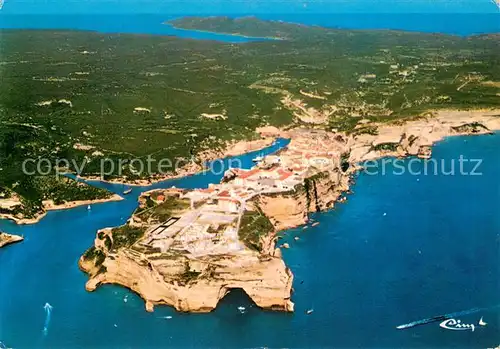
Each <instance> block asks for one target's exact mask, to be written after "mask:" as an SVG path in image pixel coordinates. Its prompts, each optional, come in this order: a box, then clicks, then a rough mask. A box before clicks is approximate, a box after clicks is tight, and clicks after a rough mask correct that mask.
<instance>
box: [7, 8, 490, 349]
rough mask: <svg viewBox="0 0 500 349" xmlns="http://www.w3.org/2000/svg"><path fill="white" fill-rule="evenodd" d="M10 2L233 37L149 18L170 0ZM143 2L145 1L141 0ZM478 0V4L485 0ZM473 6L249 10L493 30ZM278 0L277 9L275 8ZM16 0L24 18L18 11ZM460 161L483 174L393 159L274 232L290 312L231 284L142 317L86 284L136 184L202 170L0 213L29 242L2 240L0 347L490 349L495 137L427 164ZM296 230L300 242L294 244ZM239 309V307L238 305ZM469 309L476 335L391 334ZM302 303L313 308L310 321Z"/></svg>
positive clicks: (444, 150)
mask: <svg viewBox="0 0 500 349" xmlns="http://www.w3.org/2000/svg"><path fill="white" fill-rule="evenodd" d="M9 1H10V0H7V2H6V4H5V6H4V9H3V10H2V11H4V12H1V11H0V28H66V29H86V30H97V31H101V32H134V33H150V34H161V35H179V36H182V35H184V36H188V37H194V38H197V39H217V40H225V41H241V40H243V39H239V38H234V37H227V36H218V35H213V34H201V33H192V32H184V31H182V32H179V31H176V30H174V29H172V28H168V27H166V26H164V25H161V24H160V23H161V22H162V21H164V20H165V19H169V18H174V17H178V16H179V14H180V13H181V10H180V9H181V7H178V8H175V9H177V10H178V11H171V12H168V11H164V12H163V13H165V14H158V13H154V14H151V13H148V14H144V15H130V14H129V13H124V14H120V15H116V14H115V15H110V16H108V17H106V16H104V15H96V14H95V13H96V10H95V9H94V10H91V8H90V7H89V8H87V10H86V11H82V12H81V13H68V14H65V12H66V8H67V7H66V6H64V5H65V4H67V3H68V2H67V1H63V0H52V1H49V0H47V1H45V2H44V7H43V9H44V10H43V11H41V10H40V8H37V7H36V3H37V2H36V1H34V0H31V1H30V0H24V1H21V0H20V1H18V2H17V4H18V5H17V7H14V6H13V5H12V1H10V5H9ZM128 2H130V1H126V3H128ZM153 2H154V1H149V2H145V5H144V7H147V5H148V4H149V5H151V3H153ZM222 2H223V1H219V2H217V3H222ZM361 2H362V1H361ZM365 2H366V1H365ZM383 2H384V1H379V2H377V3H383ZM436 2H440V3H444V1H441V0H436ZM457 2H460V1H459V0H457ZM478 2H481V6H483V7H484V8H485V9H486V7H485V6H486V3H487V2H488V1H487V0H486V1H484V2H483V1H479V0H478ZM478 2H467V1H465V0H464V1H462V3H467V4H469V5H470V9H471V13H468V12H467V11H466V9H465V10H464V8H463V7H461V8H460V11H456V12H458V13H455V12H454V11H452V12H453V13H454V14H453V15H452V14H450V13H448V12H447V11H445V10H446V8H445V7H442V8H441V10H440V11H436V12H433V13H429V12H432V11H428V7H427V8H424V7H422V8H421V9H420V11H417V12H418V13H417V12H412V11H408V13H404V14H403V17H402V14H401V11H399V13H385V12H384V11H382V10H383V8H378V13H377V14H365V16H366V17H365V18H364V19H363V16H359V14H357V15H355V14H353V13H351V14H350V15H348V14H344V15H336V16H333V15H328V13H327V12H325V13H323V14H322V15H319V14H317V13H320V12H321V11H317V12H314V13H312V12H311V13H305V12H307V11H305V12H304V13H301V12H300V11H298V10H297V11H293V13H288V14H286V15H284V14H283V13H284V12H283V10H281V11H280V10H279V9H277V10H275V11H274V12H273V11H260V12H258V11H257V12H258V15H259V16H260V17H262V18H267V19H281V20H288V21H293V22H301V23H306V24H321V25H327V26H332V27H345V28H357V29H363V28H377V29H387V28H393V29H394V28H397V29H406V30H418V31H428V32H445V33H451V34H458V35H469V34H474V33H486V32H500V30H499V23H500V21H499V20H498V18H499V17H498V16H499V15H500V13H499V12H495V10H491V6H490V7H488V8H487V9H486V10H484V11H482V10H481V11H477V13H476V11H473V10H475V9H479V8H483V7H481V6H479V5H474V4H475V3H476V4H477V3H478ZM38 3H40V2H38ZM82 3H83V2H79V4H80V5H77V6H81V4H82ZM89 3H92V4H99V3H100V2H99V1H96V0H93V1H89ZM165 3H167V2H165ZM256 3H258V2H256ZM276 3H277V4H278V5H279V4H282V5H281V6H283V4H284V3H286V2H283V1H282V2H276ZM318 3H320V2H318ZM424 3H429V2H425V1H424ZM234 4H236V2H234ZM240 4H241V3H240ZM20 5H23V6H24V7H22V6H20ZM219 5H220V4H219ZM278 5H276V6H278ZM469 5H468V6H469ZM57 6H59V9H58V8H57ZM176 6H181V5H178V4H177V5H176ZM232 6H236V5H232ZM240 6H241V5H240ZM464 6H465V5H464ZM21 7H22V8H21ZM205 7H206V6H205ZM300 8H303V6H302V3H301V4H300ZM309 8H311V6H310V7H309ZM24 9H26V12H27V13H29V15H28V14H27V13H23V10H24ZM110 9H113V11H115V12H120V13H121V12H127V11H121V10H116V8H113V7H110ZM224 9H225V10H226V11H225V12H224V11H223V12H224V14H229V15H231V14H233V15H234V14H235V13H242V14H247V13H248V12H251V9H247V10H248V11H241V8H240V7H237V8H235V7H231V8H229V7H227V6H226V7H224ZM344 10H345V12H349V11H351V10H350V9H344ZM311 11H312V10H311ZM375 12H377V11H375ZM396 12H397V11H396ZM403 12H404V11H403ZM410 12H411V13H410ZM472 12H474V13H472ZM63 13H64V15H63ZM183 13H187V12H183ZM203 13H206V11H205V12H203ZM196 14H199V13H196ZM169 16H170V17H169ZM405 16H406V17H405ZM404 18H406V20H405V19H404ZM286 144H287V141H286V140H279V141H278V143H277V144H276V145H274V146H273V147H271V148H269V149H267V150H266V153H270V152H274V151H276V150H278V149H280V148H281V147H283V146H284V145H286ZM259 153H260V152H259ZM255 155H256V154H255V153H254V154H247V155H244V156H241V157H238V158H239V159H241V160H242V163H243V166H245V167H250V166H252V162H251V159H252V158H253V157H255ZM460 155H463V156H464V157H465V158H469V159H481V160H482V164H481V166H480V169H479V171H481V172H482V175H481V176H463V175H457V176H446V175H443V174H441V175H437V176H430V175H427V176H426V175H423V174H422V175H419V176H414V175H410V174H405V175H395V174H392V171H391V165H390V164H389V165H388V167H387V169H386V174H385V175H381V174H379V175H369V174H367V173H361V174H359V176H357V178H356V184H355V185H354V186H353V191H354V194H353V195H350V196H349V200H348V202H347V203H345V204H340V205H338V206H337V208H336V209H335V210H332V211H329V212H324V213H320V214H314V215H313V217H312V218H313V219H314V220H316V221H318V222H319V223H320V225H319V226H316V227H314V228H309V229H307V230H302V228H301V227H300V228H297V229H292V230H290V231H287V232H285V233H286V235H285V237H284V241H286V242H288V243H289V244H290V246H291V248H290V249H289V250H284V258H285V261H286V263H287V265H288V266H290V268H291V269H292V271H293V273H294V275H295V283H294V290H295V292H294V294H293V301H294V302H295V304H296V312H295V313H294V314H283V313H274V312H267V311H262V310H260V309H258V308H256V307H255V306H253V305H252V303H251V301H250V300H249V299H248V298H247V297H246V296H245V295H243V294H241V293H239V292H232V293H230V294H229V295H228V296H227V297H226V298H225V299H224V300H223V301H222V303H221V304H220V307H219V308H218V309H217V310H216V311H214V312H213V313H211V314H179V313H176V312H175V311H173V310H172V309H170V308H169V307H157V309H156V311H155V312H154V313H152V314H150V313H147V312H145V310H144V302H143V301H142V300H141V299H140V298H139V297H138V296H136V295H135V294H133V293H131V292H129V291H128V290H126V289H124V288H121V287H118V286H104V287H102V288H99V289H98V290H97V291H96V292H94V293H88V292H86V291H85V288H84V285H85V282H86V280H87V277H86V275H85V274H83V273H82V272H80V271H79V269H78V266H77V261H78V258H79V257H80V255H81V254H82V253H83V252H84V251H85V250H86V249H87V248H88V247H89V246H91V244H92V242H93V240H94V237H95V233H96V230H98V229H100V228H103V227H109V226H116V225H120V224H122V223H124V222H125V221H126V220H127V218H128V217H129V216H130V214H131V213H132V212H133V210H134V209H135V207H136V205H137V202H136V200H137V197H138V195H139V194H140V192H142V191H145V190H149V189H152V188H156V187H164V188H167V187H170V186H172V185H175V186H177V187H183V188H196V187H206V186H208V184H209V183H214V182H218V181H219V180H220V175H214V174H210V173H209V174H200V175H195V176H191V177H187V178H182V179H176V180H172V181H167V182H164V183H161V184H156V185H154V186H152V187H148V188H134V189H133V193H132V194H131V195H130V196H127V197H126V200H124V201H122V202H116V203H105V204H100V205H93V206H92V209H91V210H90V211H88V210H87V208H86V207H80V208H75V209H72V210H66V211H57V212H51V213H49V214H48V215H47V217H46V218H44V219H43V220H42V221H41V222H40V223H38V224H36V225H32V226H17V225H15V224H13V223H12V222H9V221H4V220H0V230H3V231H6V232H9V233H13V234H22V235H24V237H25V241H24V242H23V243H21V244H17V245H14V246H9V247H7V248H4V249H1V250H0V341H2V342H4V343H5V344H6V345H7V346H11V347H13V348H16V349H18V348H29V349H31V348H50V349H53V348H165V347H175V348H177V347H193V348H208V347H214V348H235V347H245V348H254V347H264V346H266V347H280V348H284V347H296V348H305V347H316V348H319V347H322V348H331V347H337V348H354V347H360V348H366V347H370V348H486V347H492V346H495V345H498V344H500V336H499V333H500V312H499V310H498V308H493V307H494V306H496V305H499V304H500V270H499V269H500V263H499V262H500V180H499V173H500V134H496V135H494V136H477V137H453V138H448V139H446V140H444V141H442V142H440V143H439V144H437V145H436V147H435V149H434V159H437V160H443V161H445V164H446V166H447V169H448V168H449V166H451V165H450V164H451V162H452V161H455V162H456V161H458V158H459V156H460ZM226 160H227V159H226ZM405 161H406V163H408V162H409V161H411V160H410V159H407V160H405ZM419 166H420V167H424V166H425V162H424V161H419V162H418V164H417V166H414V167H419ZM471 169H472V168H469V170H471ZM94 184H95V185H98V186H102V187H106V188H108V189H110V190H113V191H116V192H122V191H123V190H124V187H123V186H121V185H120V186H117V185H111V184H103V183H94ZM295 236H299V237H300V240H298V241H295V239H294V237H295ZM284 241H283V242H284ZM46 303H49V304H50V305H51V306H52V307H53V309H52V312H51V314H50V318H47V313H46V310H45V309H44V305H45V304H46ZM239 306H244V307H246V309H247V311H246V312H245V313H244V314H242V313H241V312H240V311H239V310H238V307H239ZM476 307H478V308H489V309H486V310H482V311H480V312H477V313H473V314H469V315H464V316H460V317H459V319H460V320H461V321H462V322H463V323H474V324H477V322H478V320H479V318H480V317H483V319H484V321H485V322H487V323H488V325H487V326H486V327H478V328H476V329H475V331H474V332H472V331H463V332H460V331H451V330H445V329H442V328H441V327H439V326H438V323H432V324H428V325H425V326H421V327H415V328H412V329H409V330H404V331H401V330H396V326H398V325H401V324H404V323H408V322H411V321H414V320H420V319H423V318H428V317H432V316H437V315H441V314H446V313H452V312H457V311H462V310H468V309H472V308H476ZM490 308H491V309H490ZM308 309H314V312H313V313H312V314H310V315H306V314H305V312H306V310H308ZM167 316H172V318H171V319H167V318H166V317H167ZM45 325H47V331H46V333H44V331H43V329H44V326H45Z"/></svg>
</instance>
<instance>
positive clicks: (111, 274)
mask: <svg viewBox="0 0 500 349" xmlns="http://www.w3.org/2000/svg"><path fill="white" fill-rule="evenodd" d="M494 130H500V111H498V110H485V111H440V112H435V113H429V114H427V115H425V116H421V117H418V118H413V119H411V120H406V121H405V122H401V121H397V122H394V123H374V122H370V121H366V120H359V122H358V125H357V126H356V127H355V129H354V130H353V131H352V132H349V133H346V132H337V131H335V130H333V131H326V130H324V128H322V129H320V128H319V127H317V126H309V127H306V126H304V127H299V128H295V129H291V130H287V131H283V130H278V129H276V128H270V127H267V128H262V129H260V131H261V132H262V133H265V134H266V136H268V137H278V136H279V137H288V138H290V139H291V142H290V144H289V145H288V146H287V147H286V148H285V149H283V150H281V151H280V152H279V153H278V154H275V155H270V156H266V157H265V158H264V159H263V161H261V162H260V163H258V165H257V166H256V167H255V168H253V169H251V170H239V169H230V170H228V171H227V172H226V175H225V177H224V179H223V180H222V182H221V183H220V184H213V185H211V186H210V187H209V188H208V189H198V190H179V189H169V190H159V191H152V192H148V193H144V194H143V195H142V196H141V197H140V199H139V202H140V204H139V208H138V209H137V211H136V212H135V213H134V214H133V216H132V217H131V218H130V219H129V221H128V223H127V224H126V225H125V226H122V227H117V228H108V229H104V230H101V231H99V232H98V234H97V237H96V240H95V243H94V246H93V247H91V248H90V249H89V250H88V251H87V252H86V253H85V255H84V256H82V257H81V259H80V262H79V265H80V267H81V269H82V270H84V271H85V272H87V273H88V274H89V276H90V278H89V281H88V282H87V285H86V288H87V290H89V291H93V290H95V289H96V288H97V287H98V286H99V285H101V284H106V283H112V284H120V285H123V286H125V287H127V288H129V289H131V290H133V291H135V292H136V293H138V294H139V295H140V296H141V297H142V298H143V299H144V300H145V302H146V308H147V309H148V310H149V311H151V310H152V309H153V307H154V305H156V304H167V305H171V306H173V307H174V308H175V309H177V310H179V311H186V312H207V311H211V310H213V309H214V308H215V307H216V306H217V304H218V302H219V301H220V300H221V299H222V298H223V297H224V296H225V295H226V294H227V293H228V292H229V291H230V290H231V289H236V288H238V289H243V290H244V291H245V292H246V294H247V295H248V296H249V297H250V298H251V299H252V300H253V301H254V302H255V304H256V305H258V306H259V307H261V308H265V309H272V310H281V311H293V303H292V301H291V292H292V281H293V274H292V272H291V271H290V270H289V269H288V268H287V267H286V265H285V263H284V261H283V260H282V258H281V252H280V249H279V248H276V242H277V234H276V233H277V232H278V231H280V230H283V229H288V228H291V227H295V226H299V225H303V224H306V223H307V222H308V213H310V212H317V211H322V210H326V209H331V208H333V207H334V206H335V204H336V203H338V202H343V201H345V200H346V196H345V194H346V193H348V192H349V187H350V184H351V182H352V178H353V174H354V173H355V172H357V171H358V170H360V169H361V168H362V163H363V162H365V161H369V160H376V159H380V158H383V157H395V156H396V157H404V156H418V157H421V158H424V159H427V158H429V157H431V155H432V152H431V147H432V145H433V144H434V143H435V142H437V141H439V140H441V139H443V138H445V137H448V136H454V135H470V134H487V133H492V132H493V131H494ZM283 247H286V248H288V247H290V246H289V245H287V246H283Z"/></svg>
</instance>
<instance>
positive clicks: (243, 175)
mask: <svg viewBox="0 0 500 349" xmlns="http://www.w3.org/2000/svg"><path fill="white" fill-rule="evenodd" d="M259 171H260V170H259V169H258V168H254V169H253V170H250V171H241V172H240V175H239V177H240V178H242V179H247V178H248V177H251V176H253V175H254V174H257V173H259Z"/></svg>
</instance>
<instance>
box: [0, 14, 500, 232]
mask: <svg viewBox="0 0 500 349" xmlns="http://www.w3.org/2000/svg"><path fill="white" fill-rule="evenodd" d="M170 24H172V25H174V26H175V27H177V28H184V29H193V30H205V31H214V32H219V33H228V34H237V35H244V36H258V37H266V38H279V39H280V40H263V41H257V42H248V43H241V44H238V45H234V44H229V43H224V42H215V41H202V40H191V39H184V38H177V37H161V36H145V35H133V34H119V35H110V34H99V33H95V32H83V31H51V30H7V29H6V30H1V31H0V35H1V36H2V58H1V59H0V67H1V70H2V79H3V82H4V83H3V84H2V85H1V86H0V126H1V127H0V169H1V170H0V216H1V217H7V218H12V219H15V220H17V221H19V222H34V221H37V219H39V218H40V217H42V216H43V214H44V213H45V212H46V211H47V209H48V207H49V206H51V207H53V206H60V205H71V203H72V202H75V201H76V202H87V201H89V200H90V201H93V200H107V199H110V198H112V194H111V193H109V192H106V191H103V190H99V189H96V188H91V187H88V186H86V185H84V184H79V183H76V182H74V181H72V180H67V179H65V178H56V177H55V176H54V173H55V171H56V168H48V169H45V168H44V171H43V173H44V174H43V175H39V176H30V175H26V174H24V173H23V171H21V170H20V169H21V168H22V164H23V162H24V161H25V160H26V159H29V158H31V159H41V158H43V159H48V160H49V161H50V162H51V163H52V164H54V163H56V161H57V160H58V159H61V158H63V159H71V160H75V163H70V164H68V165H67V166H63V168H57V170H62V171H67V172H71V173H77V174H79V175H80V176H81V177H83V178H100V179H104V180H109V181H112V182H122V183H131V184H137V183H139V184H142V183H150V182H152V181H157V180H161V179H165V178H171V177H176V176H179V175H186V174H190V173H193V172H197V171H200V170H202V169H203V163H204V161H205V160H209V159H213V158H217V157H219V156H223V155H225V154H227V153H228V151H229V150H230V149H231V148H232V146H233V145H234V144H236V143H238V142H247V141H250V142H254V141H256V142H261V137H260V135H259V134H258V133H257V132H256V131H255V130H256V129H257V128H259V127H265V126H272V127H277V128H279V129H280V130H290V129H293V128H296V127H299V126H303V127H309V128H315V129H318V130H324V131H325V132H345V133H346V134H352V133H356V132H361V131H359V128H360V127H361V126H362V125H363V124H364V123H366V122H370V123H393V122H396V121H401V122H403V121H408V120H411V119H412V118H414V117H424V116H426V115H430V113H432V112H433V111H437V110H476V109H490V108H494V107H496V106H498V99H499V96H500V64H499V61H498V57H499V55H498V42H499V35H498V34H491V35H478V36H470V37H465V38H464V37H457V36H450V35H440V34H423V33H409V32H399V31H381V30H377V31H361V30H336V29H330V28H321V27H315V26H305V25H298V24H291V23H283V22H274V21H262V20H259V19H257V18H242V19H229V18H225V17H210V18H196V17H189V18H182V19H178V20H174V21H171V22H170ZM363 132H369V130H368V129H367V130H365V131H363ZM148 156H151V157H153V158H154V159H156V160H159V159H171V160H175V161H176V162H177V163H178V164H179V166H176V167H172V168H171V169H169V171H167V172H168V173H166V174H165V173H162V174H160V173H159V168H157V167H154V166H153V168H152V171H151V172H150V173H146V172H140V171H137V169H136V168H135V167H134V166H133V165H134V163H133V160H134V159H142V160H145V159H146V158H148ZM108 158H109V159H110V160H111V161H112V162H113V164H114V165H115V166H114V167H115V169H116V171H114V172H112V173H109V174H107V173H106V174H105V175H102V173H101V172H100V166H99V164H100V162H101V160H103V159H108ZM84 161H85V164H86V165H85V166H84V167H83V169H82V171H78V169H79V166H76V165H79V164H81V163H83V162H84ZM75 164H76V165H75ZM31 169H32V168H30V170H31ZM45 170H47V171H45ZM52 201H53V205H47V203H50V202H52ZM44 202H45V203H44Z"/></svg>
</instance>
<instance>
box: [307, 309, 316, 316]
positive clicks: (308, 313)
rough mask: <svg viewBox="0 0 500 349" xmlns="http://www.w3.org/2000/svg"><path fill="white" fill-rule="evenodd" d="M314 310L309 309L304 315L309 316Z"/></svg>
mask: <svg viewBox="0 0 500 349" xmlns="http://www.w3.org/2000/svg"><path fill="white" fill-rule="evenodd" d="M313 311H314V309H309V310H308V311H306V314H307V315H311V314H312V313H313Z"/></svg>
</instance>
